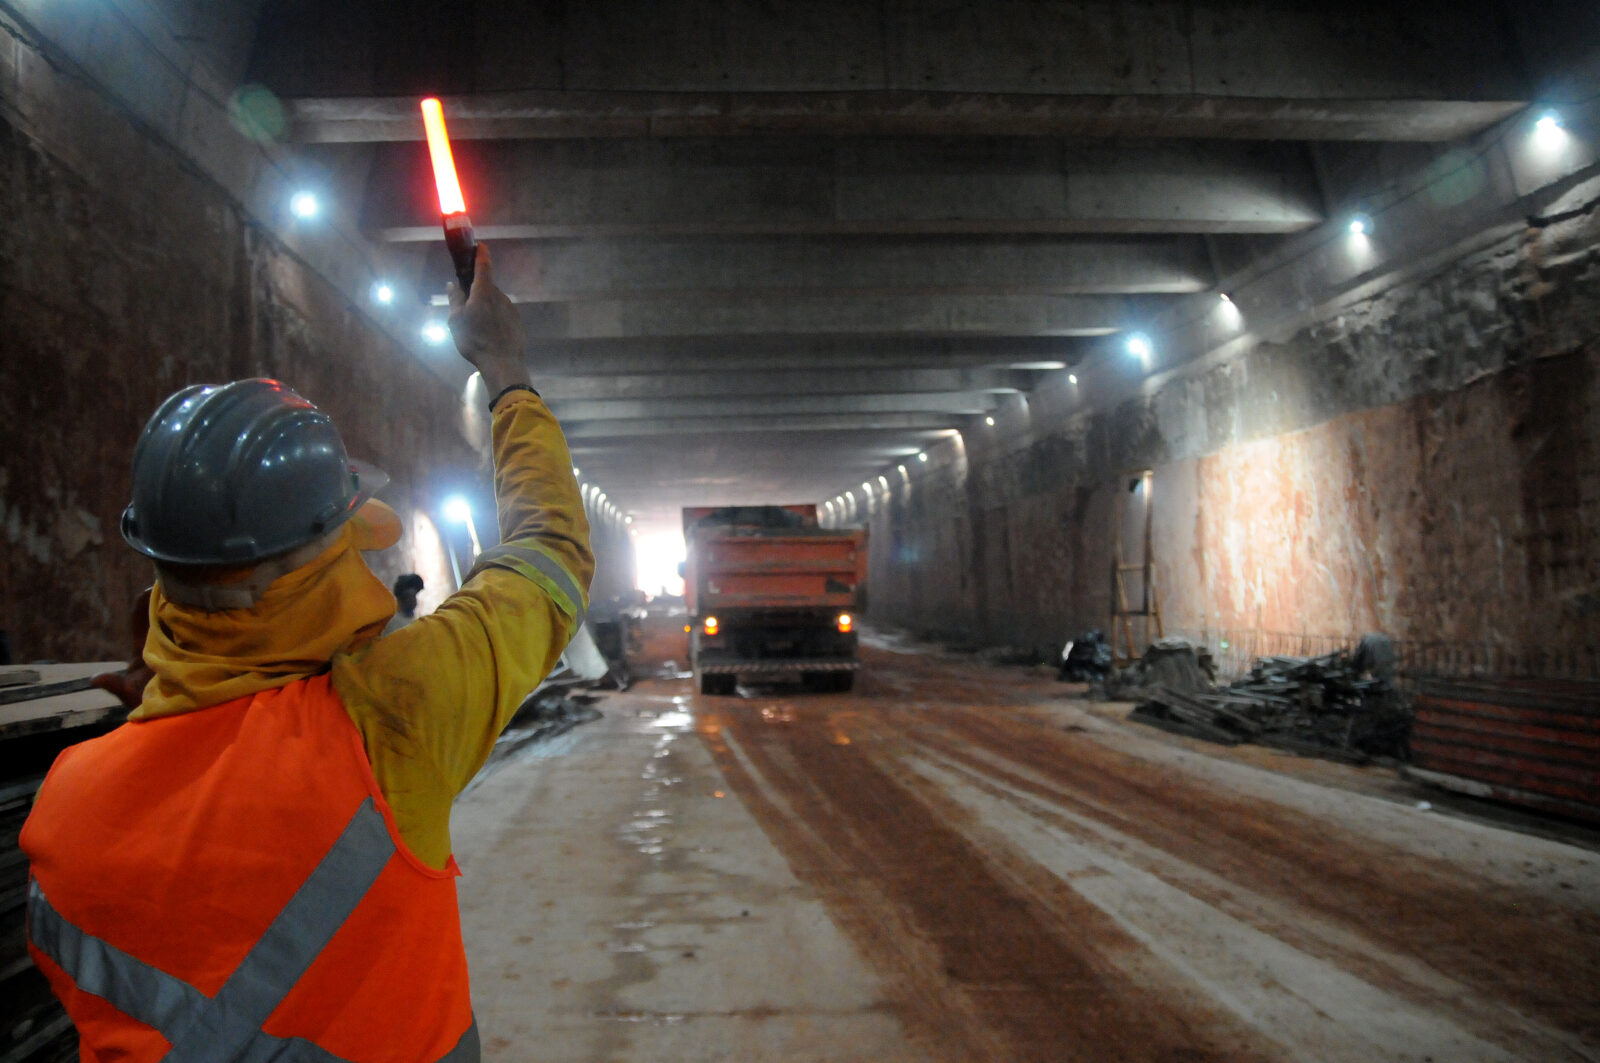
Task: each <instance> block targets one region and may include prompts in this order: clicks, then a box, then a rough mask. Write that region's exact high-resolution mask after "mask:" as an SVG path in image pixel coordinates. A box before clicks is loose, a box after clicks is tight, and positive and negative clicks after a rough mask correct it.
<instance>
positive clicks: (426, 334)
mask: <svg viewBox="0 0 1600 1063" xmlns="http://www.w3.org/2000/svg"><path fill="white" fill-rule="evenodd" d="M422 338H423V340H424V341H425V342H427V343H429V344H431V345H432V346H434V347H437V346H439V344H441V343H443V342H444V341H445V340H447V339H449V338H450V330H449V329H448V328H446V327H445V323H444V322H443V321H429V322H427V323H426V324H425V325H423V326H422Z"/></svg>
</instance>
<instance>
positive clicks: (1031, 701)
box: [455, 626, 1600, 1063]
mask: <svg viewBox="0 0 1600 1063" xmlns="http://www.w3.org/2000/svg"><path fill="white" fill-rule="evenodd" d="M681 644H682V637H681V633H679V632H678V631H676V630H672V631H668V630H667V629H666V628H665V627H661V626H658V627H657V628H656V629H654V631H653V633H652V635H651V637H650V639H649V642H648V647H647V648H648V649H650V650H652V651H653V653H651V654H650V656H651V657H652V658H653V662H654V664H655V665H660V664H661V663H662V662H664V661H666V659H667V658H669V657H671V656H673V655H674V654H676V655H678V656H679V659H680V660H681V653H682V649H681ZM864 658H865V667H864V668H863V671H862V673H861V675H860V677H859V680H858V685H857V689H856V691H855V692H854V693H852V694H844V695H838V694H835V695H811V694H802V693H799V692H798V691H792V690H784V689H781V688H766V689H762V690H755V691H745V692H744V693H743V694H742V696H740V697H737V698H720V697H702V696H700V695H699V694H697V693H695V692H694V689H693V687H692V684H691V682H690V681H689V680H688V679H687V678H683V677H679V676H677V675H675V674H674V673H673V672H672V671H671V670H670V669H664V670H662V671H661V672H660V677H659V678H654V679H648V680H645V681H643V682H640V683H639V684H638V685H636V686H635V687H634V688H633V689H631V690H629V691H627V692H626V693H622V694H614V695H611V696H609V697H608V698H607V699H606V700H605V701H604V703H603V704H602V705H601V708H602V709H603V711H604V713H605V716H604V718H603V719H601V720H599V721H597V722H595V723H591V724H587V725H584V726H583V727H581V728H579V729H577V730H576V731H573V732H571V733H569V734H567V735H564V736H562V737H561V738H559V739H556V740H555V741H554V742H552V743H549V744H546V745H541V746H536V747H529V748H527V749H525V750H522V751H519V752H518V753H517V754H516V755H514V756H513V757H510V758H508V759H507V760H506V762H504V763H502V764H501V765H500V766H499V767H498V768H497V769H496V770H495V771H494V772H493V773H492V774H491V775H489V777H488V778H486V779H485V780H484V781H483V782H482V783H481V784H479V785H478V786H476V787H475V788H474V789H473V790H472V791H470V792H469V793H468V794H467V795H466V796H465V797H464V798H463V799H462V801H461V802H460V803H459V805H458V807H457V813H456V817H455V837H456V844H457V855H458V858H459V860H460V863H461V865H462V867H463V870H464V874H465V877H464V878H463V879H462V880H461V900H462V915H463V923H464V929H465V934H466V940H467V948H468V955H469V958H470V960H471V964H472V973H473V985H474V993H473V997H474V1003H475V1006H476V1009H477V1013H478V1017H479V1022H480V1025H481V1027H482V1029H483V1035H484V1042H485V1057H486V1058H487V1059H490V1060H549V1061H556V1060H563V1061H565V1060H571V1061H578V1060H595V1061H599V1060H638V1061H646V1060H649V1061H667V1060H723V1059H727V1060H733V1059H738V1060H860V1061H867V1060H873V1061H893V1060H1051V1061H1061V1060H1152V1061H1157V1060H1159V1061H1198V1060H1229V1061H1235V1060H1311V1059H1317V1060H1350V1061H1357V1060H1417V1061H1426V1060H1434V1061H1438V1063H1445V1061H1465V1060H1539V1061H1554V1060H1584V1059H1588V1060H1593V1059H1600V947H1597V946H1600V874H1597V873H1596V871H1597V868H1600V856H1597V855H1596V851H1595V849H1594V847H1593V846H1592V844H1583V843H1582V842H1583V839H1582V838H1579V839H1578V840H1579V844H1569V843H1568V842H1567V841H1563V840H1560V839H1558V838H1554V837H1541V836H1538V835H1536V834H1530V833H1528V832H1526V831H1520V830H1510V829H1506V828H1505V827H1503V826H1501V825H1497V824H1495V823H1492V822H1485V821H1483V820H1481V819H1477V818H1472V817H1466V816H1458V815H1450V814H1441V813H1440V811H1439V809H1438V808H1437V807H1435V808H1433V809H1425V808H1422V807H1419V802H1418V801H1416V800H1413V797H1414V796H1415V795H1414V794H1412V793H1410V792H1408V791H1407V790H1406V789H1405V787H1403V786H1401V785H1398V784H1395V783H1393V782H1392V778H1393V776H1392V772H1389V771H1387V770H1384V769H1375V768H1374V769H1355V768H1349V767H1346V766H1343V765H1330V764H1324V763H1321V762H1315V761H1302V760H1297V759H1296V758H1293V757H1290V756H1287V755H1280V754H1277V753H1269V752H1266V751H1263V750H1252V749H1238V750H1224V749H1218V748H1215V747H1209V746H1205V745H1202V744H1200V743H1195V742H1190V741H1188V740H1185V739H1181V738H1175V737H1173V736H1170V735H1166V734H1163V733H1160V732H1152V731H1149V730H1147V729H1144V728H1141V727H1139V726H1138V725H1137V724H1131V723H1127V722H1125V721H1124V720H1123V719H1122V718H1121V714H1120V713H1119V712H1117V711H1116V710H1115V708H1114V707H1110V708H1108V707H1103V706H1095V705H1093V704H1091V703H1088V702H1084V701H1079V700H1075V699H1070V698H1068V697H1066V696H1065V693H1066V689H1067V688H1065V687H1064V686H1063V685H1061V684H1057V683H1055V682H1053V681H1052V680H1051V679H1049V678H1048V677H1046V676H1043V675H1040V674H1038V673H1030V672H1028V671H1026V670H1022V669H1015V668H998V667H991V666H987V665H984V664H982V663H979V662H975V661H972V660H969V659H962V658H957V657H952V656H946V655H942V654H938V653H926V652H923V653H918V652H906V651H902V650H896V649H893V648H890V647H888V646H885V645H883V644H879V645H877V646H876V647H869V648H868V649H867V650H866V651H865V653H864ZM647 667H648V666H647ZM1591 840H1592V839H1591Z"/></svg>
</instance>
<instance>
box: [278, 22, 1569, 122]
mask: <svg viewBox="0 0 1600 1063" xmlns="http://www.w3.org/2000/svg"><path fill="white" fill-rule="evenodd" d="M1512 6H1514V7H1516V8H1534V9H1541V10H1540V11H1538V12H1536V13H1534V14H1533V15H1530V16H1526V17H1524V18H1518V19H1508V18H1507V17H1506V13H1505V12H1506V5H1504V4H1503V3H1502V2H1501V0H1413V2H1411V3H1408V4H1394V3H1386V2H1382V0H1341V2H1340V3H1337V4H1311V3H1270V4H1269V3H1261V2H1259V0H1211V2H1207V3H1204V4H1195V3H1193V2H1192V0H1141V2H1139V3H1132V4H1111V3H1105V2H1101V0H954V2H944V3H939V4H926V3H914V2H909V0H869V2H859V0H848V2H847V0H818V2H813V3H806V4H774V3H771V2H770V0H686V2H683V3H673V4H662V3H658V2H654V0H583V2H578V0H534V2H531V3H519V4H470V5H463V4H437V3H435V4H420V3H407V4H402V5H396V4H394V3H393V2H392V0H346V2H342V3H338V4H329V3H316V2H310V0H276V2H274V3H271V4H268V5H266V6H265V7H264V9H263V14H262V17H261V19H260V22H259V25H258V26H257V27H256V33H255V48H254V56H253V62H252V69H251V71H250V79H251V80H255V81H260V82H263V83H265V84H267V85H269V86H271V87H272V88H273V89H274V90H275V91H276V92H278V93H279V94H280V95H283V96H290V97H306V96H315V97H370V96H395V97H400V98H403V99H407V100H413V99H414V98H415V97H416V96H417V95H420V94H423V93H440V92H443V93H447V94H448V93H452V92H455V93H460V92H514V93H516V94H517V95H519V96H523V97H525V100H524V102H523V107H522V109H524V110H535V111H536V112H541V111H543V110H544V108H542V107H540V104H539V102H538V101H539V95H538V94H544V95H545V96H550V95H554V96H557V97H558V98H559V97H561V96H564V95H568V94H571V95H578V94H584V95H588V94H593V95H594V96H595V97H596V98H595V99H594V100H593V101H592V103H591V104H590V106H589V107H587V108H582V109H579V111H578V114H576V115H574V114H573V113H572V112H573V108H572V107H571V106H570V105H569V106H568V107H565V108H560V107H558V108H555V109H554V111H555V113H554V115H553V116H552V117H553V118H555V119H557V120H561V121H567V122H572V121H579V122H582V121H589V122H593V121H601V122H604V123H607V124H610V123H615V122H619V121H620V122H623V123H627V122H641V121H643V122H650V121H655V123H656V124H655V125H653V126H650V127H648V133H647V135H651V136H660V135H664V133H665V131H666V130H668V129H670V128H672V123H673V122H674V121H688V122H690V123H691V124H692V123H697V122H716V123H722V124H723V125H719V126H718V128H725V127H731V128H734V129H748V130H750V131H754V132H765V131H768V130H769V129H770V128H771V126H769V125H768V124H767V123H772V122H776V123H778V129H779V130H780V131H781V129H782V126H783V125H784V124H787V123H791V122H794V121H797V120H800V119H804V118H807V117H809V116H811V115H818V116H822V117H828V118H833V119H835V120H838V119H840V118H843V119H854V120H857V121H859V120H861V118H862V117H863V114H862V113H861V112H863V111H864V112H865V115H864V116H865V117H872V116H875V115H883V116H885V117H887V118H894V119H898V120H912V119H919V118H921V117H922V114H920V113H919V111H931V112H932V113H933V115H934V116H935V117H944V118H947V119H949V118H959V119H960V120H962V121H967V122H971V121H974V115H975V114H977V115H983V116H985V117H987V118H988V119H990V120H998V119H1002V118H1004V117H1005V114H1006V112H1004V111H999V110H998V108H997V107H996V106H995V104H994V103H993V102H991V100H992V98H994V97H1000V98H1008V97H1015V98H1018V99H1017V101H1016V103H1015V104H1013V105H1012V106H1013V108H1014V109H1015V111H1017V112H1020V113H1021V114H1022V115H1023V116H1027V115H1028V113H1029V112H1028V110H1027V104H1028V103H1029V100H1030V98H1038V99H1044V100H1055V99H1061V100H1064V101H1066V102H1065V103H1064V104H1062V105H1061V107H1062V109H1063V110H1065V111H1066V112H1067V115H1068V116H1069V117H1075V113H1074V111H1073V101H1075V100H1077V99H1082V100H1084V101H1086V105H1085V109H1086V110H1087V112H1088V115H1087V117H1088V118H1092V117H1093V116H1094V115H1095V114H1096V113H1097V109H1096V105H1098V109H1099V110H1101V111H1109V112H1111V113H1112V114H1116V113H1117V112H1118V111H1121V110H1127V111H1131V112H1133V113H1134V114H1135V115H1138V114H1140V113H1141V112H1146V113H1148V112H1156V117H1157V118H1159V112H1161V111H1164V110H1167V109H1173V110H1176V111H1177V112H1178V117H1179V119H1180V120H1181V118H1182V117H1184V115H1183V111H1184V108H1185V104H1188V105H1189V107H1190V109H1191V111H1192V113H1191V114H1190V115H1189V117H1190V118H1191V119H1192V120H1195V121H1201V120H1203V119H1204V118H1205V117H1206V116H1207V107H1206V106H1205V102H1206V101H1219V100H1220V101H1229V102H1231V101H1234V100H1246V101H1251V100H1253V101H1264V102H1267V103H1269V104H1270V103H1271V102H1278V101H1282V102H1286V103H1299V104H1309V105H1312V106H1326V107H1335V106H1337V105H1339V104H1341V103H1346V102H1352V101H1396V102H1401V103H1404V102H1410V101H1423V102H1429V101H1469V102H1470V101H1501V100H1515V99H1526V98H1529V91H1530V90H1529V87H1528V81H1527V76H1526V73H1525V71H1524V69H1523V67H1522V64H1521V62H1520V56H1521V55H1522V54H1523V52H1522V49H1523V48H1526V47H1527V46H1528V45H1529V44H1532V43H1535V40H1534V37H1535V34H1537V33H1539V32H1541V31H1543V30H1549V29H1553V30H1555V31H1557V32H1560V31H1561V30H1563V29H1564V30H1565V31H1566V37H1567V38H1572V37H1575V36H1579V35H1578V34H1576V33H1575V32H1574V30H1573V29H1572V28H1571V23H1572V21H1573V20H1572V19H1570V18H1563V17H1562V16H1563V14H1564V13H1565V12H1564V11H1563V10H1562V9H1563V8H1564V7H1569V6H1571V5H1565V4H1555V5H1552V4H1518V5H1512ZM1543 9H1549V10H1543ZM1525 23H1531V24H1525ZM1582 45H1583V42H1582V41H1581V39H1580V40H1576V41H1572V42H1571V43H1570V44H1569V45H1568V50H1569V51H1570V50H1577V49H1579V48H1581V47H1582ZM630 96H631V97H640V96H642V97H644V98H643V99H632V100H629V99H626V97H630ZM767 96H773V97H777V100H773V101H765V100H763V99H762V97H767ZM527 97H531V98H532V100H533V101H534V102H533V103H532V104H531V105H530V104H529V103H528V102H527V101H526V98H527ZM619 97H620V99H619ZM745 97H755V98H756V99H755V101H753V102H744V103H742V102H741V98H745ZM841 97H844V98H848V99H855V98H859V99H861V101H862V102H861V103H860V104H858V105H856V106H854V107H852V106H850V105H843V106H841V105H840V104H839V103H838V100H839V98H841ZM880 98H881V99H880ZM930 98H931V99H932V100H933V101H934V103H933V104H931V105H930V104H923V105H922V107H921V108H919V107H918V106H916V105H915V101H918V100H924V99H930ZM780 100H781V101H782V103H779V101H780ZM1146 101H1147V102H1146ZM662 102H667V103H668V106H667V107H665V108H662V107H661V106H660V105H661V103H662ZM1141 103H1142V105H1143V106H1142V107H1141V106H1140V105H1141ZM775 104H776V105H775ZM1036 106H1037V105H1036ZM663 111H664V112H665V113H662V112H663ZM529 117H534V118H542V117H544V114H543V113H535V114H533V115H531V116H529ZM1047 117H1048V115H1047ZM1080 120H1087V118H1085V119H1080ZM872 131H876V130H872ZM567 135H572V134H570V133H569V134H567Z"/></svg>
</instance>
